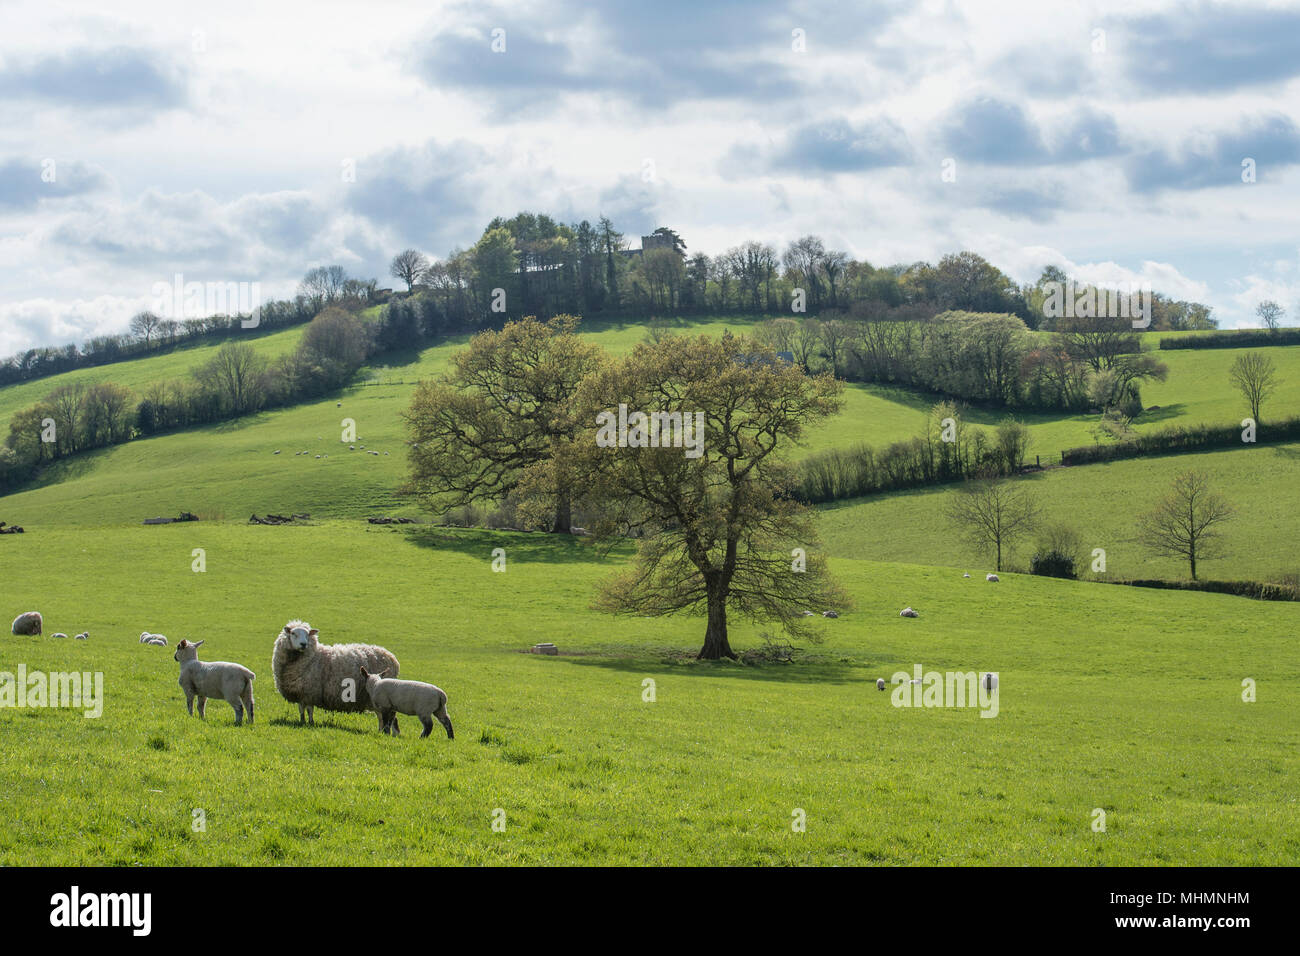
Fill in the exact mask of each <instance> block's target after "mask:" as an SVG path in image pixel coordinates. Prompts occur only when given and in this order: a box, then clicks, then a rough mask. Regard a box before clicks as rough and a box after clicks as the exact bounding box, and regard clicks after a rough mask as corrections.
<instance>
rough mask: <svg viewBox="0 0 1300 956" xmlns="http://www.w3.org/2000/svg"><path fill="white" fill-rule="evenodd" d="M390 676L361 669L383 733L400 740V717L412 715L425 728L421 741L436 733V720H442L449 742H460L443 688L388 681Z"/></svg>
mask: <svg viewBox="0 0 1300 956" xmlns="http://www.w3.org/2000/svg"><path fill="white" fill-rule="evenodd" d="M386 673H388V672H387V671H380V672H379V673H378V674H371V673H370V672H369V671H367V670H366V669H365V668H364V667H363V668H361V677H362V679H364V680H365V682H366V692H367V693H368V694H369V695H370V706H371V707H373V708H374V711H375V713H376V714H377V715H378V716H379V729H380V730H381V731H383V732H384V733H389V731H390V730H391V731H392V734H393V736H394V737H396V736H399V734H398V730H397V715H398V714H408V715H410V716H412V717H419V718H420V723H421V724H422V725H423V726H424V733H422V734H420V738H421V739H424V738H425V737H427V736H429V733H430V732H431V731H432V730H433V718H434V717H437V718H438V723H440V724H442V726H443V728H444V729H445V730H446V731H447V739H448V740H454V739H455V738H456V735H455V734H454V733H452V729H451V718H450V717H448V716H447V695H446V694H445V693H444V692H443V690H442V688H440V687H434V686H433V685H432V684H426V683H424V682H422V681H418V680H398V679H397V678H395V677H389V678H385V677H384V675H385V674H386Z"/></svg>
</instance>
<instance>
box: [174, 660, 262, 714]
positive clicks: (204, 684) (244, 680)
mask: <svg viewBox="0 0 1300 956" xmlns="http://www.w3.org/2000/svg"><path fill="white" fill-rule="evenodd" d="M202 646H203V642H202V641H186V640H182V641H181V642H180V643H179V644H177V645H176V653H175V654H173V655H172V660H174V661H180V665H181V679H180V685H181V690H183V691H185V709H186V710H188V711H189V712H190V716H191V717H193V716H194V698H195V697H198V699H199V717H200V718H202V717H203V716H204V713H203V711H204V709H205V708H206V707H207V706H208V698H209V697H220V698H221V699H222V700H224V701H225V702H226V703H227V704H229V705H230V706H231V707H233V708H234V710H235V726H236V727H238V726H239V725H240V724H242V723H243V722H244V709H245V708H247V709H248V722H249V723H250V724H251V723H252V722H253V677H254V676H255V675H254V674H253V672H252V671H250V670H249V669H248V668H247V667H245V666H244V665H243V664H231V663H230V662H229V661H211V662H204V661H201V660H199V648H200V647H202Z"/></svg>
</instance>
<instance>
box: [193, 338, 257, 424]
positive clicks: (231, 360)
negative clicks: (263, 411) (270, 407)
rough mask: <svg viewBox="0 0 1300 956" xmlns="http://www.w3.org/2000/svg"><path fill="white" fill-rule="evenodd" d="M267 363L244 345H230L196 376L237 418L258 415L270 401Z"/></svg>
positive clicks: (237, 343) (195, 371)
mask: <svg viewBox="0 0 1300 956" xmlns="http://www.w3.org/2000/svg"><path fill="white" fill-rule="evenodd" d="M265 372H266V359H264V358H262V356H260V355H258V354H257V351H256V350H255V349H254V348H253V347H252V346H251V345H247V344H245V343H242V342H227V343H226V344H225V345H223V346H222V347H221V348H220V350H219V351H218V352H217V354H216V355H214V356H213V357H212V358H211V359H210V360H209V361H208V362H207V364H205V365H202V366H200V367H199V368H197V369H195V370H194V376H195V378H197V379H198V380H199V382H201V383H202V384H203V385H205V386H206V387H208V388H210V389H212V391H214V392H215V393H216V394H217V395H219V396H220V397H221V400H222V402H223V403H224V404H225V405H226V407H227V408H228V409H229V410H230V411H232V412H233V413H234V414H236V415H243V414H246V413H248V412H253V411H257V410H258V409H259V408H261V407H262V405H263V404H264V403H265V401H266V380H265Z"/></svg>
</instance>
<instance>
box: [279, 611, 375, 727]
mask: <svg viewBox="0 0 1300 956" xmlns="http://www.w3.org/2000/svg"><path fill="white" fill-rule="evenodd" d="M319 633H320V632H319V631H317V630H316V628H314V627H312V626H311V625H310V624H308V623H306V622H305V621H290V622H289V623H288V624H286V625H285V626H284V630H282V631H281V632H280V633H279V635H278V636H277V637H276V639H275V649H274V650H273V651H272V653H271V672H272V674H273V675H274V676H275V689H276V690H278V691H279V692H280V696H282V697H283V698H284V699H285V700H287V701H288V702H289V703H291V704H297V705H298V719H299V720H300V721H304V722H306V723H309V724H315V723H316V720H315V715H314V713H313V711H314V710H315V708H317V707H320V708H323V709H324V710H340V711H345V712H348V713H356V712H358V711H364V710H370V694H369V693H368V692H367V691H366V682H365V680H364V679H363V678H362V676H361V668H362V667H363V666H364V667H366V668H369V669H370V670H372V671H384V670H386V671H387V672H388V673H389V674H393V675H396V674H397V671H398V667H399V666H400V665H399V664H398V663H397V658H396V657H394V656H393V655H392V654H390V653H389V652H388V651H386V650H384V648H382V647H378V646H376V645H374V644H321V643H319V642H318V641H317V639H316V638H317V635H318V634H319ZM394 729H396V721H394Z"/></svg>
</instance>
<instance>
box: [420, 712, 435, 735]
mask: <svg viewBox="0 0 1300 956" xmlns="http://www.w3.org/2000/svg"><path fill="white" fill-rule="evenodd" d="M420 725H421V726H422V727H424V733H422V734H420V739H421V740H423V739H424V738H425V737H427V736H429V734H431V733H433V718H432V717H430V716H429V715H428V714H420Z"/></svg>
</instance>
